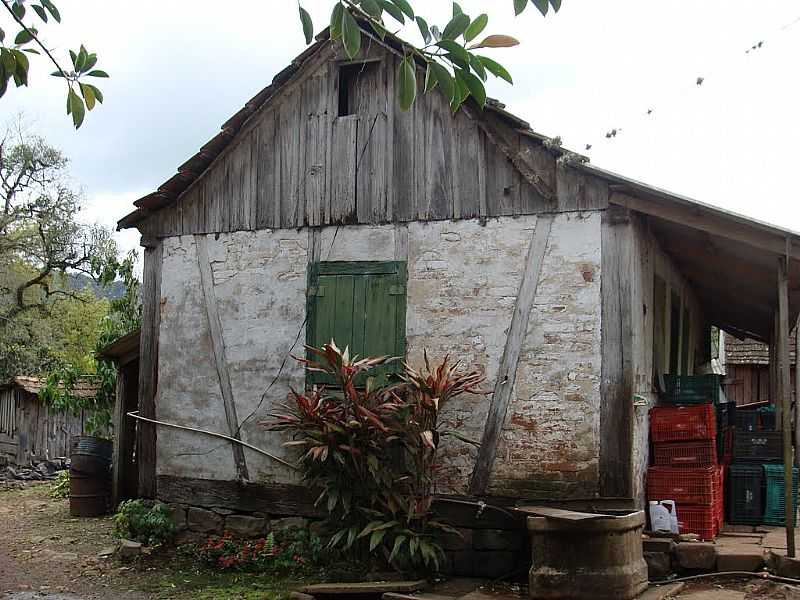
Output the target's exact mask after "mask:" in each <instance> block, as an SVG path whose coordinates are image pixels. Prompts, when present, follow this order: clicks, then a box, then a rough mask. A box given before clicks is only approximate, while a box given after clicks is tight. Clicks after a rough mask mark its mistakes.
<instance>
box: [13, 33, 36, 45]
mask: <svg viewBox="0 0 800 600" xmlns="http://www.w3.org/2000/svg"><path fill="white" fill-rule="evenodd" d="M32 39H33V35H31V33H30V31H28V30H27V29H23V30H22V31H20V32H19V33H18V34H17V37H15V38H14V44H15V45H17V46H22V45H23V44H27V43H28V42H30V41H31V40H32Z"/></svg>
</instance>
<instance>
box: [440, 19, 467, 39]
mask: <svg viewBox="0 0 800 600" xmlns="http://www.w3.org/2000/svg"><path fill="white" fill-rule="evenodd" d="M467 27H469V17H468V16H467V15H465V14H464V13H461V14H458V15H456V16H455V17H453V18H452V19H451V20H450V22H449V23H448V24H447V26H446V27H445V28H444V31H443V32H442V38H443V39H445V40H454V39H456V38H457V37H458V36H460V35H461V34H462V33H464V32H465V31H466V30H467Z"/></svg>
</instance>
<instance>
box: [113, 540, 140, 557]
mask: <svg viewBox="0 0 800 600" xmlns="http://www.w3.org/2000/svg"><path fill="white" fill-rule="evenodd" d="M141 553H142V545H141V544H140V543H139V542H134V541H133V540H122V541H121V542H120V543H119V549H118V550H117V556H119V558H120V560H133V559H134V558H136V557H137V556H139V555H140V554H141Z"/></svg>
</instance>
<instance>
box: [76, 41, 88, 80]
mask: <svg viewBox="0 0 800 600" xmlns="http://www.w3.org/2000/svg"><path fill="white" fill-rule="evenodd" d="M88 58H89V53H88V52H86V48H84V47H83V44H81V49H80V51H79V52H78V58H77V59H76V60H75V70H76V71H77V72H78V73H82V72H83V68H84V67H85V66H86V61H87V59H88Z"/></svg>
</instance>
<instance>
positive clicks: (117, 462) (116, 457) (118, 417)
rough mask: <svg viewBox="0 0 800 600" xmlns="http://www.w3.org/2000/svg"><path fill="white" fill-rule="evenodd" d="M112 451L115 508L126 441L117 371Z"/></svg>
mask: <svg viewBox="0 0 800 600" xmlns="http://www.w3.org/2000/svg"><path fill="white" fill-rule="evenodd" d="M113 426H114V453H113V456H112V459H111V507H112V508H114V509H116V507H117V505H118V504H119V502H120V495H121V494H120V492H121V491H122V488H123V481H124V477H125V468H124V467H123V465H124V462H123V461H124V455H123V449H124V447H125V444H126V443H127V440H126V439H125V437H126V433H127V431H126V428H125V376H124V374H123V372H122V369H119V370H118V371H117V388H116V395H115V396H114V416H113Z"/></svg>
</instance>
